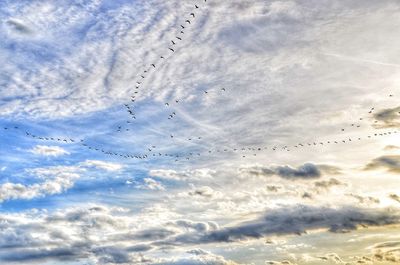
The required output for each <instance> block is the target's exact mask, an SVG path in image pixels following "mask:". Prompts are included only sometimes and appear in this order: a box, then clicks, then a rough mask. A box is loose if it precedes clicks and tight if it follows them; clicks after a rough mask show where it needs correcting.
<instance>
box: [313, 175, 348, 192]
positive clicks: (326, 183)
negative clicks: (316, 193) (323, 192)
mask: <svg viewBox="0 0 400 265" xmlns="http://www.w3.org/2000/svg"><path fill="white" fill-rule="evenodd" d="M341 185H346V184H344V183H343V182H341V181H339V180H337V179H335V178H331V179H329V180H321V181H316V182H314V186H315V188H317V189H329V188H330V187H333V186H341Z"/></svg>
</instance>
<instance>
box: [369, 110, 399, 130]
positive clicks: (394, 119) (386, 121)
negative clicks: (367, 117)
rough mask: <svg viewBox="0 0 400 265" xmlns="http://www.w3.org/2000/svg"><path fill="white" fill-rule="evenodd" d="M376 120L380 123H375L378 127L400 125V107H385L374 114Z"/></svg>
mask: <svg viewBox="0 0 400 265" xmlns="http://www.w3.org/2000/svg"><path fill="white" fill-rule="evenodd" d="M374 118H375V120H376V121H378V122H380V123H376V124H374V126H375V127H377V128H393V127H399V126H400V107H397V108H392V109H384V110H381V111H378V112H376V113H375V114H374Z"/></svg>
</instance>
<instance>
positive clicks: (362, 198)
mask: <svg viewBox="0 0 400 265" xmlns="http://www.w3.org/2000/svg"><path fill="white" fill-rule="evenodd" d="M347 196H350V197H353V198H355V199H356V200H357V201H358V202H359V203H361V204H379V203H380V200H379V199H378V198H375V197H372V196H361V195H357V194H352V193H351V194H347Z"/></svg>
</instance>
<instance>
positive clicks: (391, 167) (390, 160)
mask: <svg viewBox="0 0 400 265" xmlns="http://www.w3.org/2000/svg"><path fill="white" fill-rule="evenodd" d="M378 168H386V169H387V170H388V171H390V172H394V173H399V172H400V155H388V156H381V157H378V158H375V159H374V160H373V161H372V162H370V163H369V164H368V165H367V166H366V167H365V169H366V170H372V169H378Z"/></svg>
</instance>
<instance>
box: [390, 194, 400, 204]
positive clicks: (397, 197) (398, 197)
mask: <svg viewBox="0 0 400 265" xmlns="http://www.w3.org/2000/svg"><path fill="white" fill-rule="evenodd" d="M389 198H390V199H392V200H395V201H397V202H400V196H399V195H397V194H394V193H392V194H389Z"/></svg>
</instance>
